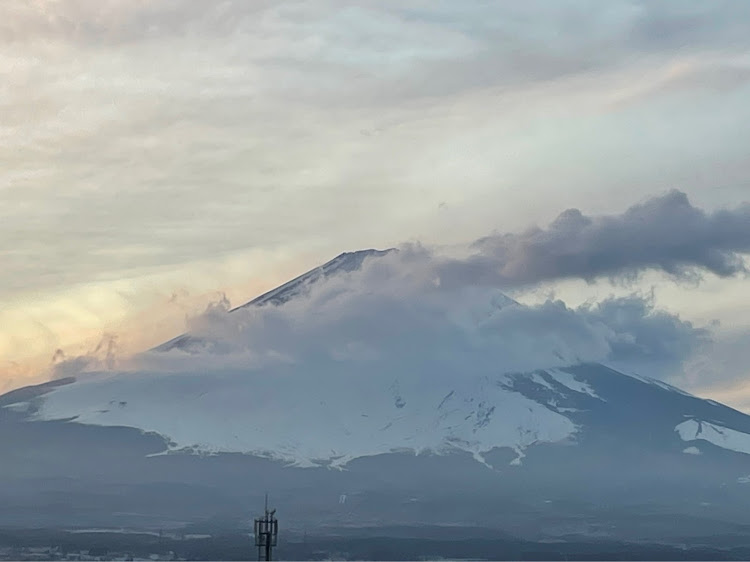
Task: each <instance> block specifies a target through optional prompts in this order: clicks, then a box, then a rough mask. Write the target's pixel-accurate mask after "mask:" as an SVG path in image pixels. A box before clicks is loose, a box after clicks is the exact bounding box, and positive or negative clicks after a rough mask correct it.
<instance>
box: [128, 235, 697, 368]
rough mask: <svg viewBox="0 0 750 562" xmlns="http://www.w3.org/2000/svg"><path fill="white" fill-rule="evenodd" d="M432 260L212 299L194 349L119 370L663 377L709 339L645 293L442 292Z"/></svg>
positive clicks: (409, 259)
mask: <svg viewBox="0 0 750 562" xmlns="http://www.w3.org/2000/svg"><path fill="white" fill-rule="evenodd" d="M435 260H436V258H435V257H434V256H432V255H431V254H429V253H428V252H426V251H419V250H416V251H412V250H410V249H409V248H406V249H404V250H402V251H400V252H397V253H391V254H389V255H387V256H386V257H382V258H377V259H369V260H368V261H366V262H365V265H364V267H363V269H362V270H361V271H358V272H353V273H342V274H340V275H337V276H334V277H331V278H329V279H327V280H325V281H321V282H318V283H317V284H315V285H313V286H312V287H311V288H310V291H309V294H302V295H299V296H298V297H295V298H294V299H292V300H290V301H288V302H286V303H285V304H283V305H279V306H263V307H247V308H240V309H237V310H235V311H233V312H229V308H230V307H229V304H228V303H226V302H219V303H215V304H214V305H212V306H210V307H209V308H208V309H207V310H206V312H205V313H204V314H201V315H199V316H197V317H195V318H193V319H192V320H191V321H190V323H189V328H190V332H189V333H190V335H191V337H193V338H195V342H196V345H195V346H192V347H191V348H190V350H189V353H186V352H185V351H184V350H181V349H173V350H171V351H169V352H149V353H145V354H142V355H139V356H137V357H135V358H133V360H132V361H131V362H130V363H129V368H131V369H134V370H145V371H148V370H160V371H170V372H182V371H190V372H196V371H197V372H223V371H225V370H228V369H232V370H234V369H245V370H253V371H262V372H268V373H272V372H279V371H283V372H287V373H289V372H294V373H296V375H297V376H310V377H315V376H316V373H325V372H326V371H328V370H331V369H334V370H337V371H338V370H342V369H343V370H348V371H349V372H351V376H365V375H364V374H363V373H367V376H383V377H393V376H395V375H394V374H395V373H402V374H404V376H408V373H409V372H411V371H412V370H413V371H414V372H415V373H432V374H430V375H426V376H435V377H441V376H448V377H451V376H460V375H461V373H471V374H472V375H492V374H498V373H503V372H518V371H521V372H526V371H531V370H535V369H540V368H550V367H555V366H565V365H572V364H579V363H586V362H605V363H608V364H611V365H614V366H617V367H619V368H625V369H634V370H637V371H638V372H641V373H643V374H646V375H650V376H658V377H662V378H668V377H669V376H672V375H674V374H676V373H678V372H679V371H680V368H681V365H682V362H683V361H684V360H686V359H687V358H688V357H690V356H691V355H692V354H693V353H694V352H695V351H696V349H697V347H698V345H699V344H700V343H701V342H703V341H706V340H707V339H708V333H707V332H706V331H705V330H703V329H699V328H695V327H693V326H692V325H691V324H690V323H689V322H685V321H682V320H681V319H680V318H679V317H677V316H675V315H672V314H669V313H667V312H665V311H660V310H658V309H656V308H655V306H654V303H653V302H652V300H651V298H650V297H648V296H647V297H644V296H639V295H631V296H629V297H627V298H610V299H606V300H604V301H602V302H600V303H589V304H586V305H584V306H581V307H579V308H577V309H572V308H569V307H568V306H566V305H565V303H563V302H562V301H559V300H548V301H547V302H544V303H542V304H540V305H536V306H525V305H522V304H519V303H517V302H515V301H514V300H512V299H510V298H508V297H507V296H505V295H504V294H503V293H502V292H500V291H499V290H498V289H496V288H490V287H486V286H478V285H473V284H472V283H471V282H470V281H469V280H467V283H465V284H462V285H461V286H458V285H453V286H450V287H446V286H444V285H442V284H441V283H439V282H438V281H437V279H436V278H435V277H434V271H435V269H434V265H435V264H434V263H433V262H434V261H435ZM420 376H421V375H420Z"/></svg>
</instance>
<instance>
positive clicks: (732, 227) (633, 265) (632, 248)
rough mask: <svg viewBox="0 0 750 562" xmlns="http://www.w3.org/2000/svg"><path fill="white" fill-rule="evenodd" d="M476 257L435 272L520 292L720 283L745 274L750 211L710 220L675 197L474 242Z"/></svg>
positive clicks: (574, 212)
mask: <svg viewBox="0 0 750 562" xmlns="http://www.w3.org/2000/svg"><path fill="white" fill-rule="evenodd" d="M475 247H476V248H477V250H478V253H476V254H474V255H473V256H471V257H470V258H468V259H463V260H449V261H446V262H445V263H443V264H442V265H441V266H440V277H441V279H443V280H445V281H446V282H448V283H456V282H458V283H463V282H465V279H466V278H467V277H473V278H476V279H477V280H478V281H480V282H484V283H489V284H499V285H505V286H523V285H528V284H531V283H538V282H542V281H553V280H557V279H564V278H583V279H586V280H589V281H591V280H593V279H595V278H597V277H602V276H606V277H612V278H614V277H620V278H623V277H625V278H628V277H631V278H632V277H634V276H637V274H638V273H640V272H642V271H644V270H646V269H657V270H660V271H663V272H665V273H667V274H669V275H671V276H674V277H677V278H682V279H685V278H691V279H695V278H696V277H697V276H699V275H700V273H701V272H702V271H709V272H711V273H714V274H716V275H719V276H721V277H727V276H731V275H736V274H740V273H747V266H746V263H745V261H744V259H743V256H742V254H746V253H748V252H750V204H748V203H745V204H742V205H740V206H738V207H736V208H734V209H722V210H718V211H715V212H712V213H707V212H706V211H703V210H702V209H699V208H697V207H694V206H693V205H692V204H691V203H690V201H689V200H688V197H687V195H685V194H684V193H682V192H680V191H672V192H670V193H668V194H666V195H664V196H661V197H654V198H652V199H649V200H647V201H646V202H644V203H641V204H638V205H634V206H632V207H630V208H629V209H627V210H626V211H625V212H624V213H622V214H619V215H606V216H587V215H584V214H583V213H582V212H581V211H580V210H578V209H569V210H567V211H565V212H563V213H562V214H560V215H559V216H558V217H557V219H555V221H554V222H552V224H550V225H549V227H547V228H546V229H542V228H534V229H531V230H528V231H526V232H523V233H520V234H516V233H511V234H493V235H491V236H488V237H486V238H482V239H481V240H479V241H477V242H476V244H475Z"/></svg>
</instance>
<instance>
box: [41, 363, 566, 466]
mask: <svg viewBox="0 0 750 562" xmlns="http://www.w3.org/2000/svg"><path fill="white" fill-rule="evenodd" d="M558 376H559V375H558ZM569 377H570V380H573V377H572V375H569ZM503 380H504V379H502V378H498V379H496V380H491V379H487V378H468V379H466V380H462V381H460V382H459V383H458V384H454V385H450V384H447V382H445V383H441V384H430V385H424V384H417V381H414V380H412V381H404V382H405V383H406V384H404V382H400V381H398V380H394V381H393V383H392V384H390V385H388V386H385V385H383V384H382V379H379V378H377V377H367V376H365V377H352V376H351V374H349V373H346V372H337V373H329V374H327V375H326V376H325V377H322V378H321V377H315V378H307V379H299V378H285V377H284V376H283V375H281V376H275V377H268V376H263V375H260V376H253V374H252V373H250V374H248V373H243V374H237V373H228V374H226V375H224V376H221V377H220V378H217V377H216V376H211V377H205V376H202V375H186V374H184V373H182V374H179V375H169V374H167V375H164V374H159V375H158V376H155V375H153V374H130V375H127V376H117V375H114V376H96V377H91V378H88V379H86V380H81V381H79V382H77V383H74V384H71V385H66V386H62V387H59V388H57V389H55V390H53V391H52V392H50V393H49V394H47V395H46V396H45V399H44V401H43V403H42V404H41V405H40V407H39V409H38V411H37V412H36V414H35V418H34V419H37V420H62V419H74V421H75V422H77V423H83V424H93V425H99V426H128V427H136V428H140V429H142V430H143V431H145V432H155V433H158V434H160V435H162V436H164V437H167V438H168V439H169V441H170V442H171V449H172V450H190V451H193V452H201V453H218V452H239V453H250V454H254V455H256V456H264V457H269V458H274V459H278V460H283V461H285V462H288V463H291V464H294V465H296V466H307V467H309V466H318V465H330V466H342V465H344V464H345V463H347V462H348V461H350V460H351V459H354V458H359V457H365V456H372V455H377V454H382V453H388V452H393V451H399V450H410V451H414V452H417V453H418V452H423V451H430V452H434V453H438V454H440V453H445V452H448V451H451V450H463V451H468V452H470V453H472V454H473V455H474V456H475V457H476V458H477V459H478V460H481V455H482V453H484V452H487V451H489V450H491V449H493V448H495V447H510V448H513V449H515V450H516V451H518V452H519V454H520V452H521V451H523V450H524V449H525V448H526V447H528V446H529V445H531V444H534V443H541V442H558V441H563V440H565V439H568V438H570V437H572V436H573V435H574V433H575V431H576V426H575V424H574V423H573V422H572V421H571V420H570V419H568V418H567V417H565V416H564V415H562V414H560V413H557V412H555V411H553V410H550V409H549V408H547V407H546V406H545V405H543V404H539V403H537V402H535V401H534V400H531V399H529V398H527V397H525V396H523V395H522V394H520V393H518V392H514V391H511V390H508V389H507V388H505V387H504V386H502V383H503Z"/></svg>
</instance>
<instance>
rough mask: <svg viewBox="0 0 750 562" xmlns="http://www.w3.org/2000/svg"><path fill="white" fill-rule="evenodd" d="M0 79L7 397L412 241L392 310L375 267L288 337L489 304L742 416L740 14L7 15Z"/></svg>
mask: <svg viewBox="0 0 750 562" xmlns="http://www.w3.org/2000/svg"><path fill="white" fill-rule="evenodd" d="M0 73H1V74H2V76H3V80H2V81H0V106H2V119H0V170H1V172H0V215H1V216H0V390H3V389H10V388H14V387H18V386H22V385H24V384H29V383H32V382H39V381H40V380H44V379H45V378H49V376H53V375H54V374H55V373H56V372H57V370H59V367H60V363H61V361H60V358H66V359H65V361H62V363H64V364H65V365H66V366H67V367H69V366H70V365H71V363H70V359H69V358H71V357H99V358H103V360H104V363H103V365H104V367H106V366H107V364H108V363H107V357H110V359H111V358H112V357H115V356H116V357H118V358H125V357H129V356H131V355H132V354H134V353H137V352H139V351H142V350H145V349H148V348H150V347H152V346H154V345H157V344H159V343H161V342H162V341H165V340H167V339H170V338H171V337H173V336H175V335H177V334H180V333H181V332H183V331H184V330H185V329H186V328H191V329H199V330H200V329H204V330H205V329H207V328H206V327H207V326H208V327H210V328H211V329H214V330H216V329H219V327H221V326H224V329H226V326H227V320H226V314H225V309H226V307H224V308H222V307H221V306H219V307H218V309H217V303H219V304H221V303H222V302H224V301H223V300H222V299H223V298H224V296H225V297H226V299H227V300H228V301H229V302H231V303H232V304H234V305H236V304H241V303H242V302H244V301H247V300H249V299H251V298H252V297H254V296H256V295H258V294H260V293H261V292H263V291H264V290H268V289H271V288H273V287H275V286H277V285H279V284H281V283H283V282H284V281H286V280H288V279H290V278H292V277H294V276H296V275H297V274H299V273H301V272H303V271H306V270H308V269H310V268H311V267H314V266H316V265H319V264H321V263H323V262H325V261H327V260H329V259H330V258H332V257H333V256H335V255H337V254H339V253H341V252H343V251H348V250H358V249H362V248H372V247H375V248H390V247H401V248H403V249H404V251H403V252H401V253H400V256H402V257H400V258H398V259H395V258H393V259H392V261H393V263H391V262H389V263H390V265H389V267H387V268H384V269H386V270H388V271H390V272H391V277H389V279H397V280H401V281H403V279H404V277H403V275H400V274H396V273H394V272H396V271H401V270H400V269H399V268H407V269H409V270H410V271H417V272H419V273H418V274H417V273H413V274H411V275H412V277H409V279H411V281H409V282H408V283H406V284H405V285H403V284H397V285H394V284H393V283H395V282H391V281H389V282H388V283H383V282H379V283H376V285H375V287H385V289H382V290H383V291H385V290H386V289H388V290H390V291H391V292H390V293H384V294H382V295H381V296H382V297H383V298H385V299H386V300H385V301H384V302H385V303H386V304H388V303H390V305H389V306H375V305H374V304H373V303H372V302H369V301H368V302H369V305H368V306H367V307H365V308H364V309H363V310H361V309H359V308H357V306H356V305H357V303H360V302H362V299H361V298H360V297H361V296H362V294H372V290H373V284H372V283H373V281H372V280H373V279H376V280H377V279H380V278H379V277H377V275H376V274H375V273H366V274H364V275H363V277H362V278H357V279H355V280H353V281H352V280H349V281H350V282H353V283H355V285H356V287H357V289H352V290H351V292H350V293H347V294H350V295H357V298H354V296H352V297H351V298H350V299H348V300H347V299H344V301H345V302H346V303H348V304H347V306H348V308H347V310H348V312H345V311H344V309H343V308H342V303H341V302H340V301H338V300H337V301H336V302H337V305H336V306H335V307H333V308H331V306H332V305H331V304H330V302H331V301H330V299H327V298H323V297H321V296H320V295H313V297H311V298H312V300H310V301H309V302H306V303H305V304H304V306H303V305H301V304H300V305H299V306H298V308H295V309H294V310H288V311H286V313H285V314H287V317H284V318H285V320H283V321H282V320H278V322H279V323H280V324H277V325H282V326H283V325H287V324H288V325H298V323H299V322H300V319H301V318H303V317H305V315H307V316H310V315H313V316H314V315H315V313H318V312H323V313H325V314H328V315H329V316H327V318H329V321H328V322H329V323H328V324H325V327H327V328H328V329H330V331H329V332H325V333H326V334H330V335H331V337H332V338H334V339H335V338H336V337H338V338H339V340H336V341H340V338H341V337H343V336H342V335H341V334H343V333H344V332H343V331H342V330H343V328H342V327H343V326H348V327H349V329H351V325H352V324H351V322H352V320H351V315H352V314H354V311H359V312H361V313H363V314H368V315H369V316H365V317H366V318H368V319H370V320H371V321H370V322H369V325H372V326H378V325H381V324H379V323H378V321H375V320H376V317H375V315H376V314H377V313H378V312H379V311H382V310H389V311H392V312H394V314H396V312H395V311H394V309H393V300H392V297H393V295H394V294H398V295H401V297H403V296H404V295H408V296H410V298H412V299H414V300H416V301H419V303H421V304H419V305H415V308H414V310H417V311H421V312H420V314H426V315H427V316H428V317H429V316H430V315H432V314H434V312H435V310H436V308H435V307H436V306H438V305H437V304H436V299H437V300H439V298H441V295H442V297H445V296H446V294H449V296H450V298H451V299H453V301H454V303H455V302H458V303H459V304H461V303H463V305H465V310H469V311H470V310H475V309H474V308H472V307H476V306H481V305H480V304H478V303H484V302H485V300H483V299H485V298H486V297H487V295H486V294H485V293H484V292H483V291H485V290H489V289H492V290H498V291H502V292H503V293H506V294H508V295H510V296H512V297H513V298H514V299H516V300H518V301H520V302H522V303H524V304H527V305H528V307H529V308H528V317H526V316H524V318H523V319H519V318H515V317H512V318H511V319H512V320H513V322H511V323H510V324H508V325H511V326H516V327H518V326H522V327H523V326H525V328H523V330H525V332H524V331H523V330H521V331H519V332H518V333H521V332H523V333H524V334H525V335H524V336H523V338H522V339H523V341H524V342H530V341H535V338H536V337H537V336H539V334H540V333H541V332H540V330H541V327H544V326H560V330H558V331H555V330H552V329H551V328H550V330H552V331H551V332H550V333H549V338H548V340H545V341H553V340H554V341H558V340H559V334H560V333H561V331H562V332H564V333H576V334H583V335H582V336H581V338H580V339H579V340H575V341H567V340H564V341H562V343H560V346H561V348H563V347H564V348H565V349H566V350H568V351H571V353H572V355H571V357H573V356H575V357H584V358H587V359H597V360H605V359H606V360H608V361H610V362H613V363H618V362H623V365H625V363H627V364H628V365H631V366H632V365H639V367H638V368H642V369H646V370H649V372H650V373H651V374H653V375H654V376H659V377H662V378H665V379H667V380H670V381H671V382H675V383H678V384H679V385H680V386H682V387H684V388H687V389H688V390H690V391H692V392H695V393H697V394H699V395H702V396H710V397H714V398H717V399H720V400H722V401H724V402H726V403H728V404H730V405H733V406H735V407H738V408H741V409H745V410H747V411H750V351H748V349H749V348H748V345H747V343H748V342H750V298H749V297H747V296H746V295H747V294H748V279H747V271H746V264H747V261H746V260H747V254H748V252H750V241H749V239H750V234H749V232H750V224H749V221H748V218H749V217H750V212H749V211H748V202H750V179H748V178H750V174H749V173H748V172H750V158H748V149H747V147H748V146H750V103H748V100H750V4H748V3H746V2H741V1H722V0H716V1H714V2H704V1H694V0H679V1H677V0H674V1H664V2H658V3H656V2H646V1H640V2H639V1H625V0H611V1H609V2H600V1H594V0H591V1H589V0H560V1H558V2H555V3H550V2H542V1H528V2H524V3H509V2H483V1H477V2H452V1H451V2H449V1H432V2H422V1H417V0H414V1H410V2H403V1H399V2H396V1H389V0H384V1H377V2H375V1H372V2H364V1H363V2H349V1H347V2H344V1H328V0H320V1H308V2H295V1H289V2H283V3H280V2H270V1H269V2H266V1H263V0H258V1H254V2H246V1H244V0H243V1H239V0H238V1H234V2H233V1H225V2H204V1H202V0H181V1H171V0H153V1H148V0H99V1H94V0H65V1H52V0H50V1H44V0H36V1H28V0H18V1H15V0H7V1H5V2H3V3H2V4H0ZM643 225H646V227H643ZM389 268H390V269H389ZM415 268H416V269H415ZM373 271H375V272H377V271H378V270H377V268H375V269H374V270H373ZM373 275H375V277H372V276H373ZM394 276H395V277H394ZM414 276H416V278H418V279H420V280H421V281H420V282H419V283H416V284H415V282H414V281H413V279H414ZM436 278H437V279H440V281H441V286H442V287H444V291H447V292H448V293H444V292H443V290H440V291H437V292H435V293H434V294H433V292H431V291H427V293H425V287H429V286H430V285H429V283H430V282H432V281H434V279H436ZM431 280H432V281H431ZM381 281H382V280H381ZM425 283H427V285H425ZM415 287H416V288H415ZM334 289H335V287H333V288H330V287H329V289H326V290H323V289H321V295H325V294H327V293H326V291H327V290H334ZM380 290H381V289H378V291H380ZM467 291H468V292H467ZM477 291H479V294H482V295H483V296H482V298H480V299H479V300H477V296H476V295H477V294H478V293H477ZM376 294H380V293H378V292H377V291H376ZM422 297H424V298H425V299H427V300H426V301H425V302H422V301H421V300H420V299H421V298H422ZM487 298H489V297H487ZM321 299H322V300H321ZM456 299H457V300H456ZM398 302H402V301H398ZM441 302H442V301H441ZM381 304H383V303H381ZM454 306H455V305H451V307H450V309H449V310H448V309H446V308H445V306H444V305H440V307H438V309H439V310H440V311H441V314H444V315H448V316H449V317H450V318H452V319H453V320H454V321H455V322H457V324H455V325H460V326H464V324H465V322H464V320H456V314H458V315H459V316H461V313H460V311H461V310H464V309H463V308H461V307H460V306H459V307H458V311H457V310H455V309H454ZM207 307H208V308H207ZM217 310H218V311H219V312H218V313H217ZM216 314H219V318H221V319H220V320H217V316H216ZM221 314H224V316H221ZM399 314H400V313H399ZM399 314H396V316H395V317H400V316H399ZM414 314H416V312H415V313H414ZM290 315H291V316H290ZM441 317H442V316H441ZM330 318H335V322H334V320H332V319H330ZM378 318H379V317H378ZM461 318H463V316H461ZM504 318H506V317H504ZM551 318H554V320H551ZM506 319H507V318H506ZM402 320H403V322H402V324H401V325H403V326H410V327H411V328H412V330H411V333H417V332H418V331H419V330H423V333H422V335H421V336H420V337H421V338H422V340H421V341H423V342H428V341H432V342H433V343H434V342H435V341H442V340H440V339H439V338H442V337H445V336H446V334H445V333H442V332H441V333H440V334H434V333H432V332H430V331H429V330H427V329H426V327H427V325H426V324H425V322H424V317H422V316H419V315H417V316H414V315H412V316H409V318H408V319H402ZM558 320H559V323H558ZM391 321H392V318H391V320H388V322H386V323H385V324H382V325H383V326H388V325H390V324H389V322H391ZM233 322H236V321H235V320H233V321H232V322H230V323H229V325H233ZM243 322H251V320H247V319H244V320H243ZM264 322H265V324H263V325H266V324H267V323H268V321H267V319H266V320H264ZM503 322H504V321H503ZM503 322H500V323H499V324H498V326H499V325H503V326H505V325H506V324H504V323H503ZM570 322H572V323H573V324H569V323H570ZM572 325H575V326H576V329H575V330H573V331H571V329H570V326H572ZM217 326H218V327H217ZM253 326H255V328H254V329H251V330H249V333H252V334H255V336H254V338H255V339H254V340H253V346H252V348H253V352H254V356H257V354H258V353H259V349H258V346H259V345H260V343H258V342H265V345H266V349H271V348H275V347H278V346H276V345H275V342H277V340H271V339H270V338H272V335H271V334H272V333H274V334H276V335H275V336H273V337H276V338H282V339H283V338H286V340H287V341H297V340H289V333H287V332H285V331H284V330H280V331H279V332H278V333H276V332H269V331H267V330H266V331H259V330H260V328H259V327H258V326H260V324H253ZM303 326H307V328H300V330H299V331H298V332H295V333H297V334H303V333H304V334H307V335H308V336H312V335H313V334H322V333H323V332H321V329H322V328H321V325H320V324H318V323H316V322H313V321H309V323H308V324H304V323H303ZM498 326H495V328H487V327H485V329H491V330H499V332H498V333H506V332H505V331H504V330H505V328H502V329H501V328H500V327H498ZM592 326H593V327H592ZM306 330H307V331H306ZM517 330H520V328H517ZM354 332H357V331H356V330H354ZM384 332H387V330H386V329H385V328H384V329H383V330H382V331H381V332H377V333H379V334H381V336H382V334H383V333H384ZM229 333H230V334H235V335H236V329H235V330H229ZM245 333H247V332H245ZM462 333H463V332H462ZM493 333H494V332H493ZM337 334H338V335H337ZM362 334H363V336H362V338H364V337H365V335H368V334H369V337H371V338H375V339H377V337H378V336H376V335H374V334H373V332H371V331H370V332H368V331H366V330H365V331H363V332H362ZM454 335H455V334H454ZM511 335H512V334H511ZM428 336H429V337H428ZM516 336H517V334H516V335H513V337H516ZM245 337H246V336H243V338H242V342H241V345H240V347H241V348H242V349H243V350H244V351H247V349H248V345H247V340H246V339H245ZM430 337H432V338H433V339H432V340H430V339H429V338H430ZM508 337H510V336H508ZM518 337H519V338H520V337H521V336H518ZM229 339H230V340H231V341H233V342H235V343H237V341H236V338H234V336H232V337H230V338H229ZM279 341H280V340H279ZM472 341H473V340H472ZM497 341H498V340H496V339H493V338H489V339H487V340H485V339H482V342H483V343H482V345H483V346H485V345H495V344H496V343H497ZM503 341H504V342H506V344H507V342H508V341H511V339H507V338H506V339H505V340H503ZM514 341H515V340H514ZM492 342H495V343H492ZM664 342H671V343H669V344H668V345H667V343H664ZM359 343H361V342H359ZM381 343H382V344H383V345H382V349H392V346H393V345H395V343H394V342H392V341H391V340H390V339H388V338H385V339H383V341H382V342H381ZM657 343H661V344H663V345H662V346H661V348H659V349H656V347H657ZM349 344H352V345H354V347H353V348H352V347H351V346H349ZM355 344H356V345H355ZM319 345H321V346H323V345H324V344H323V342H322V340H321V341H319ZM337 345H338V344H337ZM358 345H359V344H358V343H357V342H354V343H352V342H349V343H347V345H346V346H344V347H345V348H346V349H360V347H358ZM389 346H390V347H389ZM667 348H669V349H667ZM337 349H339V348H338V347H337ZM414 349H416V350H419V349H422V350H423V349H424V347H420V345H417V344H415V346H414ZM514 349H523V346H520V347H517V348H514ZM288 351H289V350H285V351H284V350H282V352H288ZM282 352H280V353H282ZM337 353H340V350H339V351H337ZM362 353H364V354H365V355H366V354H367V353H368V352H366V351H363V352H362ZM529 353H531V352H529ZM282 354H283V353H282ZM240 358H244V359H242V360H245V359H247V355H246V354H244V355H243V354H240ZM521 359H523V358H519V361H520V363H518V364H519V365H526V364H525V363H523V361H521ZM111 363H112V362H111V361H110V362H109V364H111ZM514 365H515V363H514ZM527 366H528V365H527ZM100 367H101V365H100Z"/></svg>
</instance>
